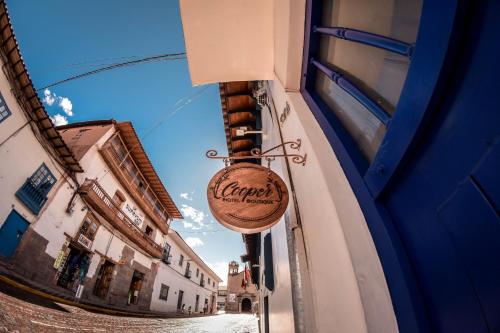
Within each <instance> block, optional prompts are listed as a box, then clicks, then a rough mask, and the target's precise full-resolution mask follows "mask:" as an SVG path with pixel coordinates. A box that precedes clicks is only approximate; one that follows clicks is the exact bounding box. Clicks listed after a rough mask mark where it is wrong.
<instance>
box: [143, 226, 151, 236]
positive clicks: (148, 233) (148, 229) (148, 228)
mask: <svg viewBox="0 0 500 333" xmlns="http://www.w3.org/2000/svg"><path fill="white" fill-rule="evenodd" d="M145 233H146V235H148V237H151V236H153V228H151V227H150V226H149V225H147V226H146V231H145Z"/></svg>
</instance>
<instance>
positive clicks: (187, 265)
mask: <svg viewBox="0 0 500 333" xmlns="http://www.w3.org/2000/svg"><path fill="white" fill-rule="evenodd" d="M190 266H191V263H189V262H188V263H187V264H186V272H184V276H185V277H187V278H188V279H189V278H191V270H190V269H189V267H190Z"/></svg>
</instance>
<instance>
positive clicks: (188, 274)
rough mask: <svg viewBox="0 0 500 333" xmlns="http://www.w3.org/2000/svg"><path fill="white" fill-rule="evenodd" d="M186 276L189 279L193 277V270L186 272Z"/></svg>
mask: <svg viewBox="0 0 500 333" xmlns="http://www.w3.org/2000/svg"><path fill="white" fill-rule="evenodd" d="M184 276H185V277H187V278H188V279H190V278H191V271H186V273H184Z"/></svg>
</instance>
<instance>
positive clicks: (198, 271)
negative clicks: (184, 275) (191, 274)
mask: <svg viewBox="0 0 500 333" xmlns="http://www.w3.org/2000/svg"><path fill="white" fill-rule="evenodd" d="M199 275H200V269H199V268H197V269H196V277H198V276H199Z"/></svg>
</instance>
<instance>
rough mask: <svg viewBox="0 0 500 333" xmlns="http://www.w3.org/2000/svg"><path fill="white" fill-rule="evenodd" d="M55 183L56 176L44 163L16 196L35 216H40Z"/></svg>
mask: <svg viewBox="0 0 500 333" xmlns="http://www.w3.org/2000/svg"><path fill="white" fill-rule="evenodd" d="M55 182H56V179H55V177H54V175H52V173H51V172H50V170H49V168H47V166H46V165H45V163H43V164H42V165H41V166H40V167H39V168H38V169H37V170H36V171H35V173H34V174H33V175H32V176H31V177H30V178H28V179H26V181H25V182H24V184H23V185H22V186H21V188H20V189H19V190H17V192H16V196H17V197H18V198H19V200H21V201H22V202H23V203H24V204H25V205H26V207H28V208H29V209H30V210H31V211H32V212H33V213H34V214H38V213H39V212H40V209H41V208H42V207H43V205H44V204H45V202H46V201H47V194H48V193H49V191H50V189H51V188H52V186H54V184H55Z"/></svg>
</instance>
